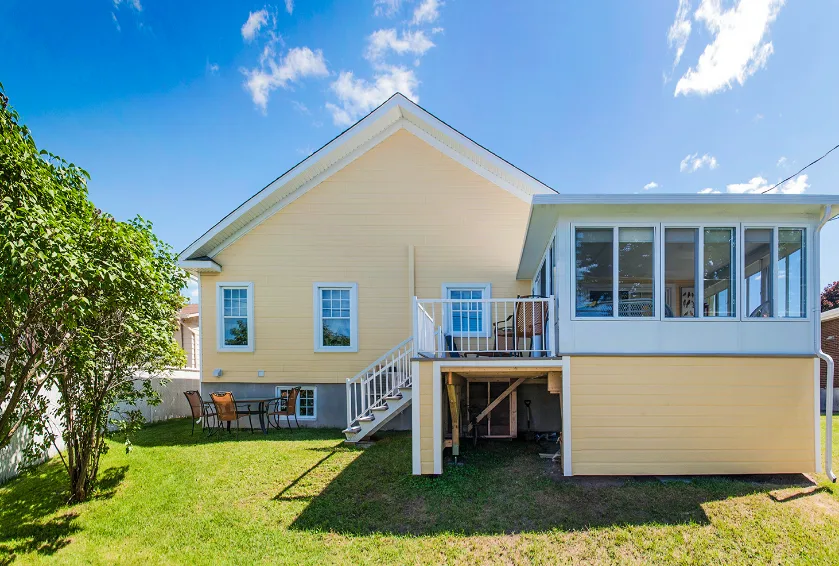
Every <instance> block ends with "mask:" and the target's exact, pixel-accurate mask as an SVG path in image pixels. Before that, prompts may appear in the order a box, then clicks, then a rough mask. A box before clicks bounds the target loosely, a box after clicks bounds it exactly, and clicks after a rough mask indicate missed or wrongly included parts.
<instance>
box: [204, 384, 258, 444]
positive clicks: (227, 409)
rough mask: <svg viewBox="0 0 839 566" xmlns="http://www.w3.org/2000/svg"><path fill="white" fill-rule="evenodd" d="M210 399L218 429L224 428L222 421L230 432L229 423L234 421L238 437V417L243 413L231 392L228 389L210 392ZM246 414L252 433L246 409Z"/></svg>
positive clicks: (249, 415)
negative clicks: (214, 409)
mask: <svg viewBox="0 0 839 566" xmlns="http://www.w3.org/2000/svg"><path fill="white" fill-rule="evenodd" d="M210 399H212V400H213V405H215V407H216V421H217V423H218V427H219V429H224V423H227V432H230V423H231V422H233V421H236V436H237V437H238V435H239V429H240V426H239V417H240V416H244V414H242V413H240V412H239V408H238V407H237V405H236V399H235V398H234V397H233V393H231V392H230V391H220V392H215V393H210ZM247 415H248V422H249V423H250V427H251V433H253V422H251V414H250V411H247Z"/></svg>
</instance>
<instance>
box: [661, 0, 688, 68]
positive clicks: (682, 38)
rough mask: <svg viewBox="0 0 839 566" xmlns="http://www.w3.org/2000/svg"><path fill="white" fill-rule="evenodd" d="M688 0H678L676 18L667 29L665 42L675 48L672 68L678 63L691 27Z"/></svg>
mask: <svg viewBox="0 0 839 566" xmlns="http://www.w3.org/2000/svg"><path fill="white" fill-rule="evenodd" d="M689 13H690V0H679V7H678V8H676V19H675V20H674V21H673V24H672V25H671V26H670V29H669V30H667V44H668V45H670V47H671V48H675V49H676V58H675V60H674V61H673V68H674V69H675V68H676V65H678V64H679V61H681V59H682V55H683V54H684V52H685V46H686V45H687V43H688V38H689V37H690V32H691V29H692V26H691V23H690V18H689V17H688V16H689Z"/></svg>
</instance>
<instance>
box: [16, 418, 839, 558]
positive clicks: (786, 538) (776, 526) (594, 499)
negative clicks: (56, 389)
mask: <svg viewBox="0 0 839 566" xmlns="http://www.w3.org/2000/svg"><path fill="white" fill-rule="evenodd" d="M834 422H835V425H834V426H837V427H839V418H836V419H835V421H834ZM133 442H134V447H135V448H134V451H133V452H132V453H131V454H130V455H126V454H125V451H124V450H123V449H122V446H121V445H120V444H119V443H117V442H114V443H112V444H111V447H112V451H111V452H110V453H109V454H108V455H107V456H106V457H105V458H104V459H103V466H102V475H103V482H102V488H101V491H100V493H98V495H97V497H96V498H95V499H94V500H93V501H90V502H88V503H85V504H82V505H74V506H69V507H68V506H65V505H64V501H65V500H66V497H67V494H66V492H65V487H64V486H65V480H64V475H63V474H64V471H63V469H62V468H61V464H60V463H59V462H55V461H53V462H50V463H48V464H46V465H44V466H41V467H40V468H39V469H38V470H37V471H36V472H34V473H31V474H28V475H26V476H24V477H21V478H18V479H17V480H14V481H12V482H10V483H8V484H6V485H4V486H2V487H0V564H3V563H6V562H14V561H16V560H17V561H20V562H21V563H27V562H38V563H40V562H55V563H61V564H81V563H85V564H88V563H92V564H113V563H122V564H158V563H170V564H171V563H184V564H195V563H215V564H247V563H252V562H271V563H300V564H302V563H310V564H324V563H347V564H350V563H354V564H358V563H371V562H375V563H384V562H388V563H476V562H501V563H510V562H520V563H530V562H532V563H544V564H556V563H571V562H593V563H612V562H623V563H650V562H655V563H714V564H720V563H726V564H754V563H773V564H778V563H784V564H788V563H823V564H839V489H837V488H836V486H833V485H829V484H828V483H827V481H826V478H824V477H821V478H818V481H819V484H818V485H813V484H810V483H808V482H807V481H805V479H804V478H803V477H801V476H798V477H794V478H790V477H783V478H775V479H774V480H773V481H775V482H776V483H774V484H773V483H768V482H767V481H765V480H761V481H746V480H748V479H749V478H741V479H738V480H732V479H725V478H703V479H697V480H694V481H692V482H686V483H682V482H668V483H660V482H658V481H655V480H643V481H641V480H638V481H626V482H621V481H614V480H608V481H584V482H580V481H579V480H574V481H569V480H567V479H563V478H562V477H561V476H559V475H558V473H559V472H558V471H553V470H551V464H549V463H548V462H547V461H545V460H540V459H539V458H538V456H537V452H538V448H537V447H536V446H535V445H529V444H524V443H507V444H504V443H497V444H492V445H484V446H483V447H480V449H479V450H478V451H475V450H472V451H469V450H467V451H466V452H465V454H464V460H465V464H464V465H462V466H457V467H455V466H450V467H448V468H447V469H446V474H445V475H444V476H443V477H441V478H436V479H431V478H416V477H413V476H411V475H410V447H411V441H410V436H409V435H406V434H392V435H388V436H386V437H385V438H384V439H383V440H382V441H381V442H379V443H377V444H376V445H375V446H373V447H372V448H369V449H367V450H358V449H354V448H347V447H344V446H343V444H342V443H341V438H340V435H339V434H338V433H337V431H327V430H309V431H298V432H294V433H293V434H291V433H289V432H287V431H284V432H281V433H277V432H274V433H272V434H271V435H270V436H268V437H267V438H266V437H262V436H259V435H253V436H251V435H250V434H248V433H243V434H242V436H241V437H240V439H239V440H238V441H237V440H218V439H210V440H204V439H201V438H200V436H198V435H196V436H195V437H190V435H189V423H188V422H187V421H173V422H169V423H164V424H160V425H155V426H150V427H148V428H147V429H145V430H144V431H143V432H142V433H140V434H138V435H136V436H135V437H134V438H133ZM837 444H839V442H837ZM834 450H835V455H834V458H835V460H836V461H837V462H839V446H834ZM752 480H754V478H752ZM779 482H780V483H779Z"/></svg>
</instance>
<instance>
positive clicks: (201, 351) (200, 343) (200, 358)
mask: <svg viewBox="0 0 839 566" xmlns="http://www.w3.org/2000/svg"><path fill="white" fill-rule="evenodd" d="M201 287H202V285H201V273H200V272H199V273H198V393H199V394H200V395H201V396H202V397H203V395H204V343H205V342H206V340H201V332H202V327H203V326H204V317H203V316H202V312H203V311H202V309H203V308H204V301H203V300H202V298H203V297H202V296H201Z"/></svg>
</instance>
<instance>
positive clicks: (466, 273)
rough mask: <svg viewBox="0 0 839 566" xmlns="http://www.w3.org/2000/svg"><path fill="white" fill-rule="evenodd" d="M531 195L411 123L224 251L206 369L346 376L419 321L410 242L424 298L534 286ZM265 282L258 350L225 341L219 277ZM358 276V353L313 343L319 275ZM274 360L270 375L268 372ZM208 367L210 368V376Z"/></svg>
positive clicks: (207, 278)
mask: <svg viewBox="0 0 839 566" xmlns="http://www.w3.org/2000/svg"><path fill="white" fill-rule="evenodd" d="M528 213H529V205H528V204H527V203H525V202H524V201H522V200H521V199H519V198H516V197H515V196H513V195H512V194H510V193H508V192H507V191H505V190H503V189H501V188H499V187H497V186H496V185H494V184H492V183H490V182H489V181H487V180H486V179H484V178H483V177H481V176H479V175H477V174H476V173H474V172H472V171H470V170H469V169H467V168H466V167H464V166H463V165H461V164H459V163H457V162H456V161H454V160H453V159H451V158H449V157H447V156H445V155H444V154H443V153H441V152H440V151H438V150H437V149H435V148H433V147H431V146H429V145H428V144H426V143H425V142H423V141H422V140H420V139H419V138H417V137H415V136H414V135H412V134H410V133H408V132H406V131H404V130H401V131H399V132H397V133H396V134H394V135H392V136H391V137H389V138H388V139H386V140H385V141H383V142H382V143H381V144H379V145H378V146H376V147H374V148H373V149H371V150H370V151H368V152H367V153H366V154H364V155H362V156H361V157H359V158H358V159H356V160H355V161H354V162H353V163H351V164H350V165H348V166H347V167H345V168H344V169H342V170H341V171H339V172H337V173H335V174H334V175H333V176H332V177H330V178H329V179H327V180H326V181H324V182H323V183H321V184H320V185H319V186H317V187H314V188H313V189H312V190H310V191H309V192H308V193H306V194H305V195H303V196H302V197H300V198H299V199H298V200H297V201H295V202H294V203H292V204H291V205H289V206H288V207H286V208H285V209H283V210H281V211H280V212H279V213H277V214H275V215H274V216H272V217H271V218H269V219H267V220H266V221H264V222H263V223H262V224H260V225H259V226H257V227H256V228H254V229H253V230H252V231H250V232H249V233H248V234H246V235H245V236H244V237H242V238H241V239H239V240H238V241H236V242H235V243H233V244H232V245H231V246H229V247H228V248H226V249H225V250H224V251H222V252H221V253H220V254H218V256H216V257H215V259H216V261H218V262H219V263H220V264H221V265H222V266H223V272H222V273H220V274H217V275H215V274H212V275H208V274H202V276H201V293H202V294H201V300H202V301H203V304H202V308H201V315H202V320H201V332H202V337H203V338H204V339H203V340H202V347H203V352H202V354H203V364H202V365H203V369H204V372H205V373H206V374H207V375H209V374H210V372H211V371H212V370H213V369H214V368H222V369H223V370H224V376H223V377H222V378H221V379H219V380H216V379H215V378H213V379H214V381H231V382H233V381H238V382H244V381H247V382H265V383H280V382H294V383H301V382H309V383H343V382H344V380H345V379H346V378H348V377H352V376H353V375H355V374H356V373H357V372H358V371H360V370H362V369H363V368H364V367H365V366H366V365H367V364H369V363H370V362H372V361H373V360H374V359H376V358H377V357H378V356H380V355H381V354H383V353H385V352H386V351H387V350H389V349H390V348H391V347H393V346H395V345H396V344H397V343H399V342H400V341H402V340H404V339H405V338H407V337H408V336H409V335H410V333H411V328H410V326H411V315H410V297H409V293H408V289H409V282H408V247H409V246H410V245H413V246H414V247H415V260H414V265H415V277H414V280H415V285H416V293H417V296H419V297H420V298H440V296H441V285H442V284H443V283H455V282H491V283H492V296H493V297H496V298H502V297H515V296H516V295H517V294H528V292H529V283H527V282H522V281H516V280H515V273H516V269H517V267H518V260H519V256H520V253H521V245H522V241H523V239H524V231H525V228H526V225H527V218H528ZM218 281H224V282H233V281H252V282H253V284H254V295H255V300H254V311H255V331H254V334H255V349H254V352H253V353H244V352H218V351H216V344H217V338H216V282H218ZM315 282H354V283H357V284H358V299H359V308H358V317H359V325H358V335H359V340H358V342H359V351H358V352H357V353H334V352H329V353H315V352H314V351H313V350H314V348H313V341H314V339H313V334H314V328H313V305H312V301H313V298H312V284H313V283H315ZM258 370H265V376H264V377H261V378H260V377H257V371H258ZM204 377H205V378H206V377H207V376H204Z"/></svg>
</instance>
